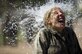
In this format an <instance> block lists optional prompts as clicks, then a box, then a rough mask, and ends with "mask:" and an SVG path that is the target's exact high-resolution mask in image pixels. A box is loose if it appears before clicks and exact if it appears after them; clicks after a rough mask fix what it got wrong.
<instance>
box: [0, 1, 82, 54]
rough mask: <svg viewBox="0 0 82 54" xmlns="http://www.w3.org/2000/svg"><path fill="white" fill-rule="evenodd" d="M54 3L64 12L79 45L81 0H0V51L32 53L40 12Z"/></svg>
mask: <svg viewBox="0 0 82 54" xmlns="http://www.w3.org/2000/svg"><path fill="white" fill-rule="evenodd" d="M54 6H59V7H61V8H62V9H63V10H64V11H65V14H66V26H68V27H71V28H73V29H74V31H75V33H76V35H77V38H78V41H79V44H80V46H81V49H82V0H0V54H33V51H34V50H33V41H34V40H35V36H36V33H37V32H38V31H39V29H40V28H42V27H44V24H43V16H44V14H45V12H46V11H47V10H49V9H50V8H52V7H54Z"/></svg>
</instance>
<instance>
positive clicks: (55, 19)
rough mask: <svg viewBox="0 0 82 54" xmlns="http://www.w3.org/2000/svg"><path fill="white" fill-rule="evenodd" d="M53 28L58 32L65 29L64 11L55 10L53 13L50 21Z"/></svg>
mask: <svg viewBox="0 0 82 54" xmlns="http://www.w3.org/2000/svg"><path fill="white" fill-rule="evenodd" d="M49 22H50V23H51V26H52V28H53V29H56V30H59V31H61V30H63V29H64V28H65V16H64V13H63V11H62V10H60V9H53V10H52V11H51V15H50V20H49Z"/></svg>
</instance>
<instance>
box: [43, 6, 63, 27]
mask: <svg viewBox="0 0 82 54" xmlns="http://www.w3.org/2000/svg"><path fill="white" fill-rule="evenodd" d="M53 10H60V11H62V10H61V9H60V7H53V8H51V9H50V10H48V11H47V12H46V13H45V15H44V19H43V20H44V25H45V26H46V27H50V26H51V24H49V23H48V22H49V19H50V15H51V12H52V11H53ZM62 12H63V11H62Z"/></svg>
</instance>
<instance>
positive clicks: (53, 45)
mask: <svg viewBox="0 0 82 54" xmlns="http://www.w3.org/2000/svg"><path fill="white" fill-rule="evenodd" d="M35 49H36V50H35V51H36V52H35V54H81V49H80V46H79V43H78V40H77V38H76V35H75V33H74V31H73V30H72V29H70V28H68V27H66V28H65V29H64V30H63V31H62V32H57V31H53V30H51V29H47V28H42V29H41V30H40V31H39V32H38V34H37V36H36V40H35Z"/></svg>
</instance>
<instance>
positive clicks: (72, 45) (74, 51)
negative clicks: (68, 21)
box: [67, 28, 81, 54]
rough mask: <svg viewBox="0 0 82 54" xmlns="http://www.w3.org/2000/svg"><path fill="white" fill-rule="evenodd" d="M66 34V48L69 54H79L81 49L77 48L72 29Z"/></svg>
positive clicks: (76, 40)
mask: <svg viewBox="0 0 82 54" xmlns="http://www.w3.org/2000/svg"><path fill="white" fill-rule="evenodd" d="M67 32H68V37H67V39H68V48H69V51H70V54H81V48H80V46H79V42H78V39H77V37H76V34H75V32H74V31H73V29H70V28H68V29H67Z"/></svg>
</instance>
